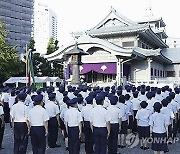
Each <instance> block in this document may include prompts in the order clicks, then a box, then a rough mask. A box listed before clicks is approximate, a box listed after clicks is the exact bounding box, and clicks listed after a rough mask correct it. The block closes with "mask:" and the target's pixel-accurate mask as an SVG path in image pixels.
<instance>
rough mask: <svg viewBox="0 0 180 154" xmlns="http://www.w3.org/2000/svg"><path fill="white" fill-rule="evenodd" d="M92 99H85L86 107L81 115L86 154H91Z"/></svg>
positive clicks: (92, 143) (90, 97) (89, 97)
mask: <svg viewBox="0 0 180 154" xmlns="http://www.w3.org/2000/svg"><path fill="white" fill-rule="evenodd" d="M93 99H94V98H93V97H92V96H88V97H86V98H85V101H86V102H87V104H86V106H84V107H83V108H82V111H81V114H82V117H83V123H84V135H85V151H86V153H88V154H91V153H93V145H94V142H93V133H92V130H91V126H90V112H91V110H92V109H93V106H92V103H93Z"/></svg>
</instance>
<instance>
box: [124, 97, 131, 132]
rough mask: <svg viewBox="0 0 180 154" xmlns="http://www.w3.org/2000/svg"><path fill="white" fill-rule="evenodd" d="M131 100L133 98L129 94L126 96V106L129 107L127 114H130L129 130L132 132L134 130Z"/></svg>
mask: <svg viewBox="0 0 180 154" xmlns="http://www.w3.org/2000/svg"><path fill="white" fill-rule="evenodd" d="M130 98H131V96H130V95H129V94H126V95H125V104H126V106H127V114H128V129H129V130H130V131H131V130H132V128H133V109H132V102H131V101H130Z"/></svg>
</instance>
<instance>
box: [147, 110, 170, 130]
mask: <svg viewBox="0 0 180 154" xmlns="http://www.w3.org/2000/svg"><path fill="white" fill-rule="evenodd" d="M149 125H150V126H152V128H153V132H154V133H165V132H166V128H165V127H166V126H168V120H167V118H166V116H165V115H164V114H162V113H157V112H155V113H153V114H152V115H151V116H150V120H149Z"/></svg>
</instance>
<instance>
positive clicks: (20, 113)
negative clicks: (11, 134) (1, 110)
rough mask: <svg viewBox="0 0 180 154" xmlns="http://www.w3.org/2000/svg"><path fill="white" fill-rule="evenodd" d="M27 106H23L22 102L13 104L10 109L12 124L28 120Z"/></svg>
mask: <svg viewBox="0 0 180 154" xmlns="http://www.w3.org/2000/svg"><path fill="white" fill-rule="evenodd" d="M27 109H28V108H27V106H26V105H24V102H22V101H18V103H17V104H14V105H13V106H12V108H11V112H10V115H11V118H12V119H14V122H26V121H27V118H28V113H27V112H28V110H27Z"/></svg>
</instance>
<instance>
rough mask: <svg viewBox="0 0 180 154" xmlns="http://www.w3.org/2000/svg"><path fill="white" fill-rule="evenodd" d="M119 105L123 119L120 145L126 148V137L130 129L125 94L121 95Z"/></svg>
mask: <svg viewBox="0 0 180 154" xmlns="http://www.w3.org/2000/svg"><path fill="white" fill-rule="evenodd" d="M117 107H118V108H119V109H120V111H121V120H122V124H121V130H120V134H119V143H118V147H120V148H125V138H126V134H127V130H128V111H127V105H126V104H125V97H124V95H120V96H119V100H118V103H117Z"/></svg>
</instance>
